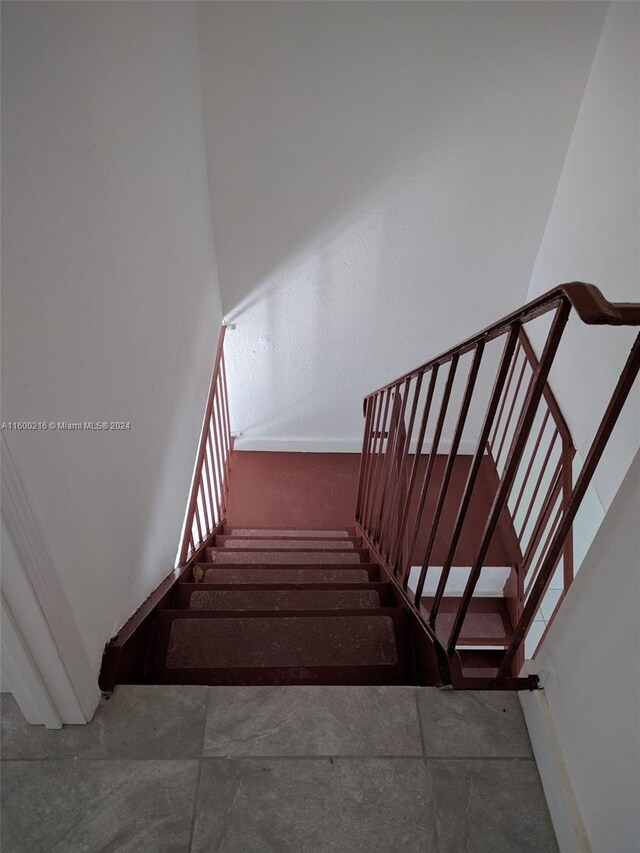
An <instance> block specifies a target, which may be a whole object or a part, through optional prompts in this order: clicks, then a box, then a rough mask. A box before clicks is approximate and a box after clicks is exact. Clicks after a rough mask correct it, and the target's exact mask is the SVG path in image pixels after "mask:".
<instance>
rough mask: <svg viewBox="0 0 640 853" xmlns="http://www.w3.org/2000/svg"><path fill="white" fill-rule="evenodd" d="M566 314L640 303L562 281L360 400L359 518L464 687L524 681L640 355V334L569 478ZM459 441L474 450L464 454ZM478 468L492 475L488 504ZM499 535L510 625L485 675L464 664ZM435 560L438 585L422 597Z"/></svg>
mask: <svg viewBox="0 0 640 853" xmlns="http://www.w3.org/2000/svg"><path fill="white" fill-rule="evenodd" d="M572 313H575V314H576V315H577V317H578V318H579V319H580V320H581V321H582V322H583V323H585V324H588V325H592V324H599V325H610V326H625V325H627V326H638V325H640V305H639V304H627V303H610V302H608V301H607V300H605V299H604V297H603V296H602V294H601V293H600V291H599V290H598V289H597V288H596V287H594V286H593V285H587V284H581V283H573V284H567V285H562V286H560V287H558V288H556V289H555V290H552V291H550V292H549V293H547V294H545V295H544V296H541V297H539V298H538V299H536V300H534V301H533V302H531V303H529V304H528V305H526V306H524V307H523V308H522V309H520V310H519V311H515V312H513V313H512V314H510V315H508V316H507V317H505V318H503V319H502V320H500V321H498V322H497V323H495V324H493V325H492V326H489V327H488V328H487V329H484V330H483V331H482V332H479V333H478V334H476V335H474V336H473V337H472V338H469V339H468V340H466V341H464V342H463V343H461V344H459V345H458V346H456V347H453V348H452V349H450V350H448V351H447V352H445V353H443V354H442V355H440V356H438V357H437V358H434V359H432V360H431V361H429V362H428V363H427V364H424V365H422V366H421V367H419V368H416V369H415V370H413V371H411V372H410V373H408V374H405V375H404V376H401V377H399V378H398V379H396V380H395V381H393V382H391V383H390V384H388V385H386V386H384V387H383V388H380V389H378V390H377V391H374V392H373V393H371V394H369V395H368V396H367V397H366V398H365V401H364V413H365V432H364V441H363V450H362V459H361V468H360V481H359V489H358V500H357V510H356V520H357V522H358V525H359V527H360V530H361V531H362V533H363V534H364V536H365V537H366V539H367V540H368V542H369V544H370V545H371V547H372V549H373V550H374V552H375V553H376V555H377V556H378V559H379V560H380V562H381V563H382V565H383V568H384V569H385V570H386V571H387V573H388V575H389V577H390V578H391V580H392V581H393V583H394V585H395V588H396V592H397V594H398V595H400V596H401V597H403V599H404V600H405V602H406V604H407V606H408V608H409V611H410V613H411V614H412V615H413V618H414V619H416V620H418V622H419V624H420V626H421V627H422V629H423V630H424V633H425V634H426V636H427V637H428V639H429V641H430V643H431V644H432V646H433V648H434V649H435V652H436V656H437V659H438V661H439V668H440V673H441V678H442V680H443V681H445V682H448V683H455V684H456V685H457V686H482V685H483V683H488V681H489V680H490V682H491V686H498V685H501V686H518V681H519V680H518V679H517V678H514V676H516V675H517V673H518V671H519V669H520V666H521V663H522V661H523V641H524V638H525V637H526V636H527V633H528V631H529V630H530V628H531V625H532V622H533V620H534V618H535V615H536V613H537V612H538V611H539V609H540V605H541V602H542V598H543V596H544V594H545V592H546V590H547V588H548V586H549V583H550V581H551V579H552V576H554V574H556V573H557V571H560V572H561V574H562V578H563V589H564V591H565V592H566V588H567V587H568V585H569V584H570V583H571V580H572V578H573V543H572V524H573V521H574V519H575V516H576V513H577V511H578V509H579V507H580V504H581V502H582V500H583V498H584V494H585V491H586V489H587V487H588V485H589V483H590V481H591V478H592V476H593V473H594V471H595V468H596V466H597V464H598V461H599V460H600V457H601V455H602V452H603V450H604V447H605V445H606V443H607V441H608V439H609V436H610V435H611V432H612V430H613V427H614V425H615V423H616V420H617V418H618V416H619V414H620V411H621V409H622V407H623V405H624V402H625V400H626V398H627V396H628V394H629V392H630V390H631V387H632V385H633V382H634V380H635V377H636V376H637V373H638V369H639V367H640V336H639V337H637V338H636V340H635V344H634V345H633V347H632V349H631V352H630V354H629V357H628V359H627V361H626V364H625V365H624V368H623V370H622V374H621V376H620V379H619V381H618V383H617V385H616V387H615V389H614V390H613V394H612V396H611V399H610V401H609V405H608V406H607V408H606V411H605V412H604V414H603V417H602V420H601V423H600V426H599V428H598V430H597V431H596V434H595V436H594V437H593V441H592V444H591V447H590V449H589V451H588V453H587V455H586V457H585V460H584V463H583V465H582V468H581V470H580V472H579V474H578V476H577V478H576V479H575V482H574V478H573V464H574V454H575V451H574V447H573V443H572V440H571V435H570V432H569V429H568V427H567V424H566V422H565V420H564V417H563V416H562V413H561V411H560V408H559V406H558V404H557V402H556V399H555V397H554V395H553V393H552V391H551V388H550V386H549V383H548V378H549V373H550V371H551V368H552V366H553V364H554V360H555V358H556V354H557V352H558V347H559V345H560V342H561V339H562V336H563V332H564V329H565V326H566V324H567V321H568V319H569V317H570V315H571V314H572ZM527 329H529V330H530V331H531V332H532V333H535V338H534V340H536V343H537V344H538V346H537V349H538V351H539V352H540V355H539V356H538V355H536V349H534V347H533V346H532V344H531V341H530V338H529V336H528V335H527V331H526V330H527ZM445 437H446V440H445ZM463 442H464V443H466V444H468V445H470V446H472V447H473V453H472V455H466V456H464V457H461V448H462V446H463ZM461 458H462V459H464V460H465V461H464V462H461ZM461 464H462V466H463V467H462V468H461V467H460V466H461ZM460 472H462V475H463V476H462V478H461V477H460ZM481 481H482V482H484V483H485V484H486V482H490V483H491V484H492V489H491V499H490V501H488V503H487V505H486V506H482V503H481V500H480V501H479V498H478V490H479V488H480V486H479V484H480V483H481ZM454 483H457V485H456V487H455V488H454V487H453V484H454ZM472 507H473V512H471V511H470V510H471V508H472ZM472 515H473V520H474V523H475V526H476V528H478V524H477V522H478V516H479V515H480V517H481V524H480V528H479V529H476V530H475V533H474V531H473V530H472V529H471V528H472V527H473V524H472ZM505 536H506V538H507V539H508V540H510V541H511V543H512V553H513V559H512V562H511V574H510V577H509V580H508V581H507V583H506V584H505V587H504V595H505V599H506V601H507V604H508V607H509V614H510V617H511V621H512V623H513V634H512V637H510V639H509V641H508V643H507V644H506V646H505V647H504V648H503V653H502V655H501V659H500V661H499V663H498V665H497V667H496V672H494V674H493V675H492V676H491V677H490V679H483V678H472V677H470V676H469V677H466V676H464V674H463V667H462V664H461V657H460V654H459V651H460V647H461V646H462V645H464V643H462V642H461V635H462V634H463V627H464V625H465V619H466V617H467V614H468V613H469V609H470V606H471V604H472V602H473V600H474V598H477V597H478V596H477V593H476V588H477V586H478V582H479V580H480V576H481V574H482V572H483V570H484V569H486V568H487V566H495V565H496V563H495V561H491V560H489V559H488V558H489V557H490V553H491V549H492V547H493V546H494V545H495V541H497V540H499V539H501V538H502V539H504V537H505ZM470 541H471V543H472V548H471V552H470V553H469V542H470ZM443 542H444V545H443ZM463 543H464V545H465V547H466V552H465V558H464V559H462V560H460V559H457V558H456V556H457V553H458V551H459V549H460V547H461V544H463ZM463 550H464V549H463ZM436 555H439V556H438V558H437V559H436ZM412 566H414V567H415V566H419V572H418V573H417V576H416V573H415V572H414V573H413V576H412V574H411V567H412ZM459 566H462V567H464V570H465V571H466V577H465V578H464V588H463V589H461V590H460V594H459V595H456V596H454V597H455V601H456V602H457V606H456V611H455V614H454V616H453V621H451V614H450V611H449V613H448V614H447V615H448V618H447V620H446V625H445V624H443V621H442V620H441V619H440V620H439V615H440V616H441V615H442V605H443V599H444V597H445V595H446V594H447V593H448V592H449V586H448V585H449V583H450V580H451V578H452V568H453V567H459ZM429 572H432V573H433V574H432V575H431V577H432V578H434V577H435V589H434V590H433V594H432V595H430V596H429V597H426V596H425V584H426V581H427V576H428V574H429ZM449 594H450V593H449ZM563 595H564V592H563V593H562V595H561V598H560V600H562V597H563ZM556 609H557V608H556Z"/></svg>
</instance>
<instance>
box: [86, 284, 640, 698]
mask: <svg viewBox="0 0 640 853" xmlns="http://www.w3.org/2000/svg"><path fill="white" fill-rule="evenodd" d="M571 315H575V316H576V317H577V319H578V320H579V321H580V322H582V323H583V324H585V325H588V326H590V325H600V326H602V325H606V326H629V327H632V326H639V325H640V305H638V304H635V303H634V304H631V303H611V302H608V301H607V300H606V299H605V298H604V297H603V295H602V294H601V293H600V291H599V290H598V289H597V288H595V287H594V286H593V285H588V284H581V283H577V282H573V283H570V284H565V285H560V286H559V287H557V288H554V289H553V290H551V291H549V292H548V293H546V294H543V295H542V296H540V297H538V298H537V299H535V300H533V301H532V302H530V303H528V304H527V305H525V306H523V307H522V308H520V309H518V310H517V311H514V312H512V313H511V314H509V315H508V316H506V317H503V318H502V319H501V320H498V321H497V322H496V323H494V324H492V325H491V326H489V327H487V328H486V329H483V330H481V331H480V332H478V333H476V334H475V335H474V336H472V337H471V338H469V339H468V340H466V341H463V342H461V343H459V344H457V345H455V346H454V347H452V348H451V349H449V350H447V351H446V352H444V353H441V354H440V355H439V356H437V357H435V358H432V359H431V360H430V361H428V362H426V363H425V364H423V365H421V366H419V367H418V368H415V369H413V370H412V371H411V372H409V373H407V374H405V375H403V376H401V377H398V378H397V379H395V380H394V381H393V382H391V383H389V384H387V385H385V386H383V387H381V388H379V389H377V390H376V391H373V392H371V393H370V394H368V395H367V397H366V398H365V400H364V407H363V413H364V421H365V423H364V434H363V444H362V453H361V454H359V456H358V457H357V458H355V459H354V460H353V462H354V463H355V464H353V465H351V464H350V463H349V460H348V458H347V456H348V455H346V454H345V455H343V456H342V457H341V458H342V461H341V462H340V463H338V462H336V460H334V461H333V462H331V461H329V460H328V459H325V457H326V456H329V457H331V456H336V454H318V460H317V462H316V461H314V460H313V459H311V461H310V462H309V461H307V462H306V463H305V464H304V465H302V466H300V465H299V464H298V463H297V462H295V460H294V459H293V458H292V457H294V456H296V454H291V453H285V452H282V453H275V454H271V453H268V452H267V453H263V454H257V455H258V456H262V457H270V458H269V459H268V461H267V459H262V460H261V461H260V462H259V463H258V462H257V461H256V460H255V459H254V458H253V456H255V455H256V454H253V455H252V454H247V453H245V454H242V453H235V452H234V438H233V435H232V433H231V422H230V414H229V397H228V393H227V385H226V368H225V358H224V338H225V328H226V327H224V326H223V327H222V330H221V334H220V339H219V342H218V349H217V352H216V359H215V363H214V369H213V373H212V379H211V385H210V389H209V395H208V398H207V404H206V407H205V415H204V423H203V428H202V431H201V435H200V442H199V446H198V453H197V457H196V464H195V468H194V476H193V481H192V486H191V492H190V496H189V501H188V504H187V511H186V515H185V523H184V527H183V534H182V540H181V544H180V547H179V552H178V561H177V566H178V569H177V571H176V572H174V573H172V574H171V575H170V576H168V577H167V578H165V580H164V581H163V582H162V583H161V584H160V585H159V586H158V587H157V589H156V590H155V591H154V592H153V593H152V595H151V596H150V597H149V598H148V599H147V600H146V601H145V602H144V603H143V604H142V605H141V606H140V607H139V608H138V610H137V611H136V612H135V613H134V614H133V615H132V616H131V618H130V619H129V620H128V621H127V622H126V623H125V625H124V626H123V627H122V628H121V629H120V631H119V632H118V634H117V636H116V637H114V638H113V639H112V640H111V642H110V643H109V644H108V645H107V648H106V649H105V654H104V656H103V661H102V669H101V674H100V686H101V687H102V689H103V690H111V689H113V687H114V685H115V684H118V683H140V682H147V683H170V684H221V685H222V684H354V685H356V684H402V683H404V684H411V683H417V684H427V685H430V684H433V685H440V686H451V687H454V688H456V689H512V690H522V689H527V688H533V687H535V686H537V683H538V682H537V677H536V676H535V675H527V674H521V672H522V665H523V663H524V659H525V654H527V655H528V654H529V651H528V650H527V648H526V643H527V642H528V641H529V639H530V634H529V632H530V629H531V628H532V626H533V624H534V622H535V621H536V616H537V614H538V613H541V612H543V606H548V604H547V605H545V596H546V593H547V591H548V590H551V589H552V590H554V591H558V590H559V591H560V597H559V600H556V604H555V610H554V612H553V613H552V614H551V617H550V618H551V619H553V616H554V615H555V611H556V610H557V609H558V607H559V606H560V603H561V601H562V599H563V598H564V595H565V593H566V591H567V589H568V587H569V586H570V584H571V582H572V580H573V572H574V565H573V539H572V525H573V522H574V520H575V517H576V514H577V512H578V510H579V509H580V506H581V503H582V501H583V498H584V496H585V494H586V491H587V489H588V488H589V484H590V482H591V479H592V477H593V475H594V472H595V470H596V467H597V465H598V463H599V461H600V458H601V456H602V453H603V451H604V449H605V447H606V445H607V442H608V440H609V437H610V435H611V433H612V431H613V429H614V426H615V424H616V421H617V418H618V417H619V415H620V412H621V411H622V408H623V406H624V404H625V401H626V399H627V397H628V395H629V394H630V392H631V389H632V388H633V384H634V381H635V379H636V376H637V374H638V372H639V371H640V337H637V338H636V340H635V343H634V344H633V345H632V347H631V349H630V351H629V353H628V357H627V359H626V361H625V363H624V365H623V367H622V372H621V373H620V377H619V379H618V381H617V382H616V384H615V387H614V388H613V389H612V393H611V397H610V399H609V402H608V403H607V405H606V409H605V410H604V413H603V414H602V418H601V420H600V423H599V426H598V427H597V430H596V431H595V434H594V435H593V437H592V441H591V445H590V447H588V449H587V450H586V453H585V455H584V460H583V461H582V463H581V464H580V465H578V466H577V467H576V465H575V460H574V455H575V448H574V446H573V442H572V438H571V433H570V431H569V428H568V426H567V423H566V421H565V419H564V416H563V414H562V412H561V410H560V407H559V405H558V402H557V400H556V399H555V396H554V394H553V391H552V389H551V385H550V384H549V382H548V379H549V376H550V372H551V369H552V367H553V366H554V359H555V357H556V353H557V351H558V347H559V346H560V343H561V341H562V336H563V331H564V329H565V326H566V324H567V322H568V320H569V318H570V316H571ZM543 318H544V323H543V325H542V326H541V325H539V324H538V325H536V324H535V323H534V321H536V323H537V322H538V321H541V320H542V319H543ZM529 324H533V325H532V326H529ZM527 328H534V329H537V331H536V335H535V341H536V346H534V345H533V343H532V341H531V340H530V339H529V336H528V333H527ZM483 370H485V373H483V372H482V371H483ZM479 377H480V380H479ZM478 380H479V381H478ZM465 430H466V432H465ZM463 442H466V443H467V444H471V446H472V449H471V450H469V449H468V448H467V452H466V453H465V452H463V451H462V446H463ZM447 445H448V447H447ZM243 455H244V456H245V457H250V458H248V459H247V464H248V469H247V470H245V472H244V474H245V475H244V476H242V470H243V468H244V467H246V466H245V465H244V463H243V462H241V460H242V457H243ZM298 455H301V456H305V454H298ZM313 455H314V454H309V456H313ZM345 459H346V462H345V461H344V460H345ZM274 460H275V462H274ZM249 463H250V464H249ZM274 464H275V468H274ZM265 472H267V474H266V475H265ZM268 472H270V473H268ZM234 478H235V480H234ZM232 484H233V485H232ZM345 496H346V498H347V502H346V505H344V506H342V508H341V509H340V503H341V502H343V503H344V500H345ZM301 512H302V514H303V516H304V520H301ZM305 513H306V515H305ZM338 518H339V519H340V520H339V521H338V520H337V519H338ZM249 519H251V526H245V527H243V526H240V525H239V524H238V522H239V521H240V520H245V521H247V520H249ZM259 519H260V520H259ZM294 519H296V520H294ZM351 519H353V521H354V524H355V525H356V526H354V527H342V525H343V524H350V523H351ZM227 521H229V522H232V523H231V524H228V523H227ZM281 524H282V526H283V527H284V525H285V524H286V525H288V526H287V528H286V529H281V528H280V525H281ZM313 528H319V529H313ZM558 579H559V580H558ZM554 580H555V581H556V583H558V582H560V586H555V587H552V586H551V584H552V581H554ZM550 600H551V601H553V596H551V598H550ZM532 633H533V634H535V632H532Z"/></svg>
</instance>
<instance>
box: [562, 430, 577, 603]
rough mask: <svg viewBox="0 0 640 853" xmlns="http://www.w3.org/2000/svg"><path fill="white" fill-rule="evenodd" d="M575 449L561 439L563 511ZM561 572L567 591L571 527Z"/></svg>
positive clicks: (569, 485) (571, 579) (570, 482)
mask: <svg viewBox="0 0 640 853" xmlns="http://www.w3.org/2000/svg"><path fill="white" fill-rule="evenodd" d="M574 455H575V449H574V447H573V444H572V443H571V442H570V441H569V440H567V439H566V438H563V441H562V506H563V509H564V508H565V507H566V506H567V505H568V503H569V499H570V498H571V492H572V490H573V457H574ZM562 572H563V584H562V585H563V588H564V592H566V591H567V589H568V588H569V586H570V585H571V583H572V582H573V525H572V526H571V527H570V528H569V530H568V532H567V538H566V539H565V541H564V548H563V550H562Z"/></svg>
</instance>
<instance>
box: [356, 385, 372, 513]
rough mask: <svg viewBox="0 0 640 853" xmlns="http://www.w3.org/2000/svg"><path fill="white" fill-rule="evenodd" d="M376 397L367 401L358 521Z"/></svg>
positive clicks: (359, 478) (357, 507)
mask: <svg viewBox="0 0 640 853" xmlns="http://www.w3.org/2000/svg"><path fill="white" fill-rule="evenodd" d="M373 409H374V398H373V397H367V399H366V401H365V418H364V437H363V439H362V453H361V454H360V472H359V474H358V495H357V497H356V521H357V522H358V523H359V522H361V521H362V502H363V498H364V481H365V477H366V472H367V465H368V463H369V448H370V446H371V420H372V417H373Z"/></svg>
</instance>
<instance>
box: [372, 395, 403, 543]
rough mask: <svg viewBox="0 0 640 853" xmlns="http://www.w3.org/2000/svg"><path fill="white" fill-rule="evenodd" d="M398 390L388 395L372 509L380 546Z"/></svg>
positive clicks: (374, 539)
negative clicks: (382, 508)
mask: <svg viewBox="0 0 640 853" xmlns="http://www.w3.org/2000/svg"><path fill="white" fill-rule="evenodd" d="M397 393H398V392H397V388H396V386H395V385H394V386H392V387H391V388H390V389H389V393H388V395H387V403H386V407H385V413H384V417H383V419H382V437H381V441H380V458H379V461H378V465H377V467H376V491H375V495H374V502H373V505H372V508H371V532H372V537H373V541H374V542H375V543H376V545H377V544H378V534H379V529H378V525H377V518H378V513H379V510H380V507H381V506H382V502H383V500H384V493H385V485H386V484H385V478H386V474H387V462H388V459H389V444H390V438H391V429H392V424H393V412H394V408H395V401H396V397H397Z"/></svg>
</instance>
